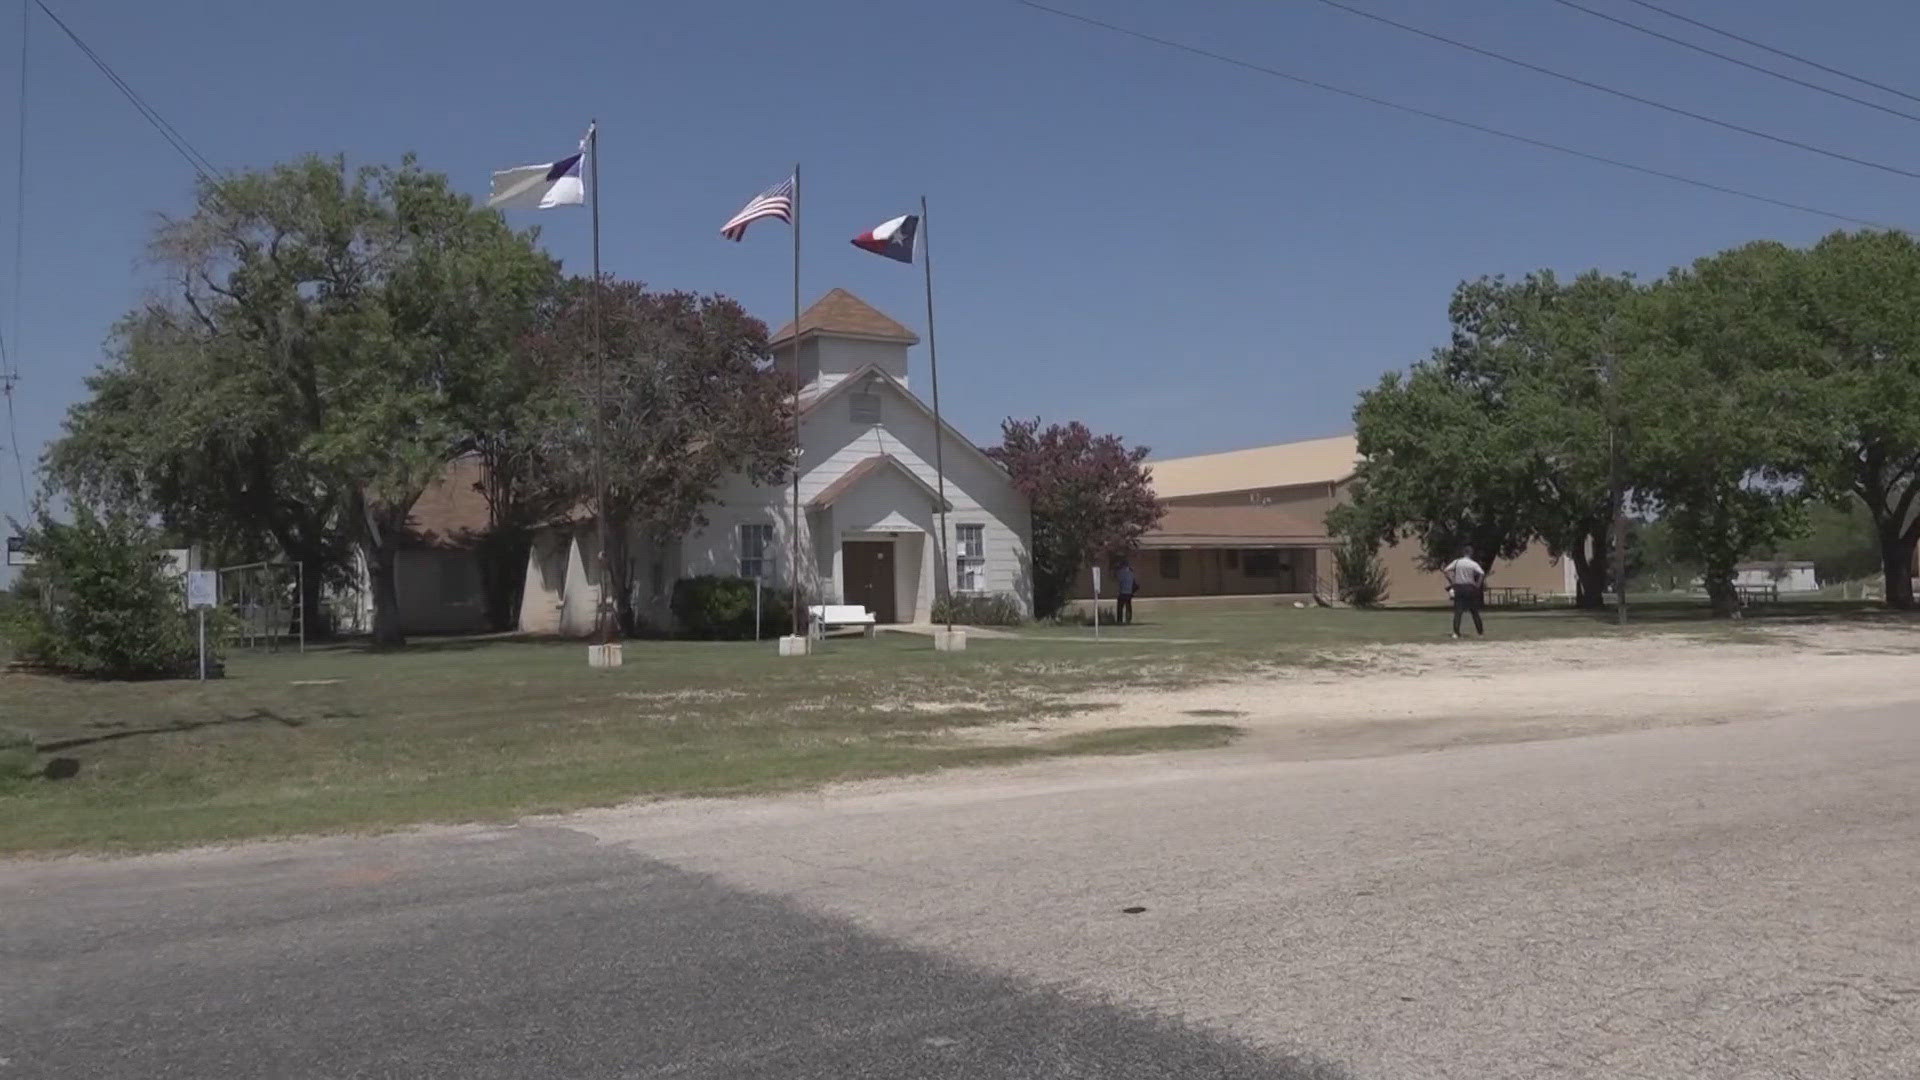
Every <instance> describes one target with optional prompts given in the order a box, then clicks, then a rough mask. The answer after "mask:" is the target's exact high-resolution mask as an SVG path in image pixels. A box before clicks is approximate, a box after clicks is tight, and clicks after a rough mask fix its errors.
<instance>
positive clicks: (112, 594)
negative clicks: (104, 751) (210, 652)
mask: <svg viewBox="0 0 1920 1080" xmlns="http://www.w3.org/2000/svg"><path fill="white" fill-rule="evenodd" d="M26 540H27V546H28V549H29V550H31V551H32V552H33V553H34V556H35V562H34V564H33V565H31V566H28V567H27V568H25V570H23V571H22V572H21V575H20V578H19V580H18V581H17V582H16V583H15V593H14V602H13V603H11V604H9V605H8V618H9V625H8V626H7V627H6V635H7V638H8V640H9V641H11V642H12V643H13V645H14V648H15V649H16V651H18V652H19V653H20V654H21V656H22V657H23V658H25V659H30V660H41V661H45V662H47V663H51V664H57V665H59V666H60V667H62V668H65V669H67V670H70V671H74V672H80V673H84V674H89V675H100V676H108V677H113V678H141V677H151V676H156V675H181V674H185V673H186V671H187V669H188V667H189V665H191V664H192V662H193V660H194V658H195V657H196V656H197V655H198V650H199V645H198V639H197V636H196V634H195V631H194V628H193V624H192V621H191V617H190V616H189V615H188V614H187V611H186V592H185V583H184V582H183V581H181V580H180V578H179V577H177V576H176V575H175V574H174V573H173V572H172V570H171V569H170V564H169V563H168V560H167V553H166V548H165V547H164V546H163V545H162V543H161V540H160V535H159V533H158V532H157V531H156V530H154V529H153V528H152V527H150V526H149V525H147V524H146V523H145V522H143V521H141V520H140V519H139V518H138V517H136V516H135V515H133V514H130V513H125V512H121V511H109V512H106V513H97V512H95V511H94V510H93V508H91V507H89V506H87V505H86V504H84V503H81V504H78V505H76V506H75V507H74V509H73V521H72V522H71V523H62V522H58V521H55V520H53V519H52V518H51V517H49V516H48V515H47V514H46V513H44V512H42V513H41V514H40V516H39V518H38V520H37V521H36V522H35V524H34V526H33V527H32V528H30V529H28V530H27V531H26Z"/></svg>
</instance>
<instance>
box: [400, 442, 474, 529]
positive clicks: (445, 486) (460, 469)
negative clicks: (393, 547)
mask: <svg viewBox="0 0 1920 1080" xmlns="http://www.w3.org/2000/svg"><path fill="white" fill-rule="evenodd" d="M485 479H486V467H485V466H484V465H483V464H481V461H480V458H479V456H478V455H472V454H469V455H466V456H463V457H459V458H455V459H454V460H452V461H450V462H448V463H447V467H446V468H445V469H443V470H442V471H441V473H440V475H439V476H437V477H435V478H434V480H433V482H432V483H430V484H428V485H427V487H426V490H424V491H422V492H421V493H420V497H419V498H418V499H415V500H414V502H413V507H412V509H410V510H408V511H407V526H406V537H405V542H406V543H407V544H408V545H409V546H414V547H436V548H463V547H470V546H472V545H473V544H474V543H475V542H476V541H477V540H479V538H480V536H481V535H482V534H483V533H485V532H486V531H487V528H488V526H489V525H490V524H491V521H492V514H491V513H490V512H489V511H490V508H489V507H488V506H487V497H486V496H485V495H484V494H482V493H481V484H482V482H483V481H485Z"/></svg>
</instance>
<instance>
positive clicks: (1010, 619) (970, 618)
mask: <svg viewBox="0 0 1920 1080" xmlns="http://www.w3.org/2000/svg"><path fill="white" fill-rule="evenodd" d="M933 621H934V622H937V623H945V622H956V623H964V624H966V625H967V626H1019V625H1020V624H1021V623H1023V622H1025V621H1027V617H1026V614H1025V613H1024V612H1023V611H1022V610H1021V609H1020V598H1019V597H1017V596H1015V595H1013V594H1012V593H1004V592H1000V593H963V594H961V595H959V596H953V595H948V596H942V597H940V598H939V599H938V600H935V601H934V602H933Z"/></svg>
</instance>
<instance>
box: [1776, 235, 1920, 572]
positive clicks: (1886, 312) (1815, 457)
mask: <svg viewBox="0 0 1920 1080" xmlns="http://www.w3.org/2000/svg"><path fill="white" fill-rule="evenodd" d="M1796 262H1797V265H1795V266H1793V267H1790V268H1788V270H1789V271H1797V272H1798V273H1797V275H1795V277H1794V284H1795V285H1796V286H1797V288H1795V289H1793V290H1792V296H1791V297H1790V299H1791V300H1792V305H1791V307H1790V308H1788V310H1787V311H1786V313H1785V314H1784V315H1783V316H1779V317H1777V318H1776V319H1775V322H1776V323H1777V324H1778V325H1779V326H1780V327H1782V329H1780V330H1778V331H1777V332H1779V333H1781V334H1782V335H1784V336H1789V337H1790V339H1791V340H1792V342H1793V344H1794V346H1795V348H1794V353H1795V355H1794V356H1793V357H1792V358H1790V360H1789V361H1788V364H1789V365H1790V367H1789V370H1790V371H1791V373H1792V375H1793V376H1795V377H1796V378H1794V380H1793V386H1794V387H1795V389H1796V391H1797V394H1798V395H1799V396H1798V398H1797V401H1796V405H1797V407H1798V408H1797V411H1798V412H1800V413H1811V414H1812V417H1811V421H1810V422H1809V423H1807V424H1806V425H1804V426H1801V427H1798V428H1797V429H1796V432H1795V433H1796V434H1797V435H1799V436H1800V438H1799V450H1800V453H1801V455H1802V457H1803V459H1804V462H1805V465H1806V470H1807V476H1808V478H1809V479H1810V480H1811V481H1812V482H1813V483H1814V484H1815V485H1816V487H1817V488H1818V489H1819V490H1820V491H1822V492H1823V493H1825V494H1827V495H1829V496H1830V497H1834V498H1838V497H1840V496H1848V495H1850V496H1852V497H1854V498H1856V499H1858V500H1859V504H1860V506H1861V507H1862V508H1864V510H1865V511H1866V514H1867V516H1868V518H1869V519H1870V520H1871V521H1872V523H1873V528H1874V535H1875V538H1876V540H1877V542H1878V547H1879V554H1880V567H1881V573H1882V576H1883V578H1884V580H1885V584H1886V598H1887V603H1888V604H1890V605H1892V606H1894V607H1900V608H1911V607H1913V606H1914V602H1915V601H1914V593H1913V565H1914V562H1913V560H1914V549H1915V545H1916V544H1917V543H1920V242H1916V241H1915V239H1914V238H1913V237H1912V236H1911V235H1909V234H1907V233H1904V232H1878V231H1862V232H1854V233H1847V232H1837V233H1834V234H1833V235H1831V236H1828V237H1827V238H1826V239H1824V240H1822V241H1820V243H1818V244H1816V245H1814V247H1813V248H1812V250H1811V251H1808V252H1806V253H1805V254H1804V255H1802V256H1800V258H1799V259H1797V260H1796Z"/></svg>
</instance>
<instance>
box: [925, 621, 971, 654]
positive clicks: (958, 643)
mask: <svg viewBox="0 0 1920 1080" xmlns="http://www.w3.org/2000/svg"><path fill="white" fill-rule="evenodd" d="M933 651H934V652H966V651H967V632H966V631H965V630H962V629H959V628H958V627H956V628H954V629H952V630H935V631H934V632H933Z"/></svg>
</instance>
